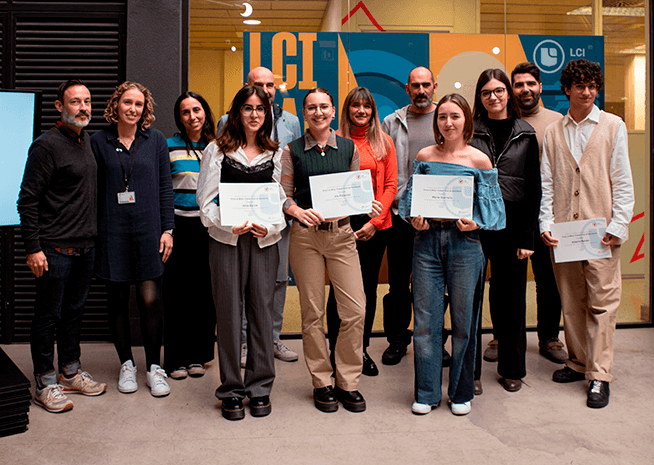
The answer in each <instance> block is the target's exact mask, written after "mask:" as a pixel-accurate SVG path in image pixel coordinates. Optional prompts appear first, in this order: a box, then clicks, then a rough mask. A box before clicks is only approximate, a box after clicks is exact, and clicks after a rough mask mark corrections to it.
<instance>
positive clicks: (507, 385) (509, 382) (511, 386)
mask: <svg viewBox="0 0 654 465" xmlns="http://www.w3.org/2000/svg"><path fill="white" fill-rule="evenodd" d="M500 384H501V385H502V387H503V388H504V389H505V390H506V391H509V392H516V391H519V390H520V388H521V387H522V380H520V379H509V378H500Z"/></svg>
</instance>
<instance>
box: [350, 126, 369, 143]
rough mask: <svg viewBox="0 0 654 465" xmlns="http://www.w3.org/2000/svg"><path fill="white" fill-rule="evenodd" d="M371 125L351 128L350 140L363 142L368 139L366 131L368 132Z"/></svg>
mask: <svg viewBox="0 0 654 465" xmlns="http://www.w3.org/2000/svg"><path fill="white" fill-rule="evenodd" d="M368 126H370V124H366V125H365V126H354V125H352V126H350V138H351V139H352V140H363V139H365V138H366V131H367V130H368Z"/></svg>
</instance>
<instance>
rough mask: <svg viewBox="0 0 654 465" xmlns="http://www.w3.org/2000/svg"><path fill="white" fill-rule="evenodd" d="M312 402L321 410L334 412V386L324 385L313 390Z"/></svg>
mask: <svg viewBox="0 0 654 465" xmlns="http://www.w3.org/2000/svg"><path fill="white" fill-rule="evenodd" d="M313 404H314V405H315V406H316V408H317V409H318V410H320V411H321V412H327V413H329V412H335V411H337V410H338V402H337V401H336V397H334V388H332V387H331V386H325V387H321V388H318V389H314V390H313Z"/></svg>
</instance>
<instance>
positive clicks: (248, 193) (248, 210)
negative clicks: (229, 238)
mask: <svg viewBox="0 0 654 465" xmlns="http://www.w3.org/2000/svg"><path fill="white" fill-rule="evenodd" d="M218 189H219V192H220V224H221V225H222V226H240V225H242V224H243V223H245V222H246V221H247V222H249V223H256V224H283V223H284V218H283V216H282V202H281V199H280V195H279V185H277V183H274V182H262V183H240V182H239V183H220V185H219V186H218Z"/></svg>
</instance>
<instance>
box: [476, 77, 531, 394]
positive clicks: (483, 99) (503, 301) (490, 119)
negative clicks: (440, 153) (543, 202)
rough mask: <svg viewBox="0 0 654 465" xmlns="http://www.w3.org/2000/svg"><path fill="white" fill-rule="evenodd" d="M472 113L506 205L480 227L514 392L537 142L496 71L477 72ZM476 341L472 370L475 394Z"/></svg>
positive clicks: (505, 370) (505, 377) (501, 364)
mask: <svg viewBox="0 0 654 465" xmlns="http://www.w3.org/2000/svg"><path fill="white" fill-rule="evenodd" d="M473 112H474V118H475V133H474V136H473V138H472V141H471V142H470V145H472V146H473V147H475V148H477V149H479V150H481V151H482V152H484V153H485V154H486V155H487V156H488V158H489V160H490V161H491V163H492V164H493V167H495V168H497V172H498V180H499V183H500V188H501V189H502V198H503V200H504V206H505V209H506V229H503V230H501V231H482V232H481V234H480V238H481V244H482V246H483V249H484V254H485V255H486V258H487V259H488V261H489V262H490V266H491V268H490V271H491V278H490V286H489V295H488V297H489V303H490V314H491V321H492V323H493V330H494V333H495V336H496V338H497V343H498V346H497V347H498V364H497V373H498V374H499V375H500V379H499V382H500V384H501V385H502V387H504V389H505V390H506V391H509V392H515V391H518V390H520V388H521V387H522V378H524V377H525V376H526V374H527V371H526V366H525V354H526V351H527V334H526V311H527V303H526V294H527V260H526V258H528V257H529V256H530V255H531V254H533V253H534V232H535V229H536V228H537V220H538V209H539V207H540V194H541V192H540V162H539V160H538V140H537V139H536V131H534V128H532V127H531V126H530V125H529V123H527V122H526V121H523V120H521V119H520V108H519V107H518V105H517V103H516V100H515V97H514V95H513V91H512V89H511V81H509V78H508V77H507V76H506V74H505V73H504V72H503V71H502V70H500V69H487V70H485V71H483V72H482V73H481V75H480V76H479V79H478V80H477V88H476V91H475V106H474V110H473ZM478 333H479V334H481V332H480V331H478ZM479 342H480V341H478V344H477V367H476V369H475V379H476V380H477V384H478V386H476V390H477V391H478V392H479V391H481V381H480V380H479V376H480V374H481V344H480V343H479Z"/></svg>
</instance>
